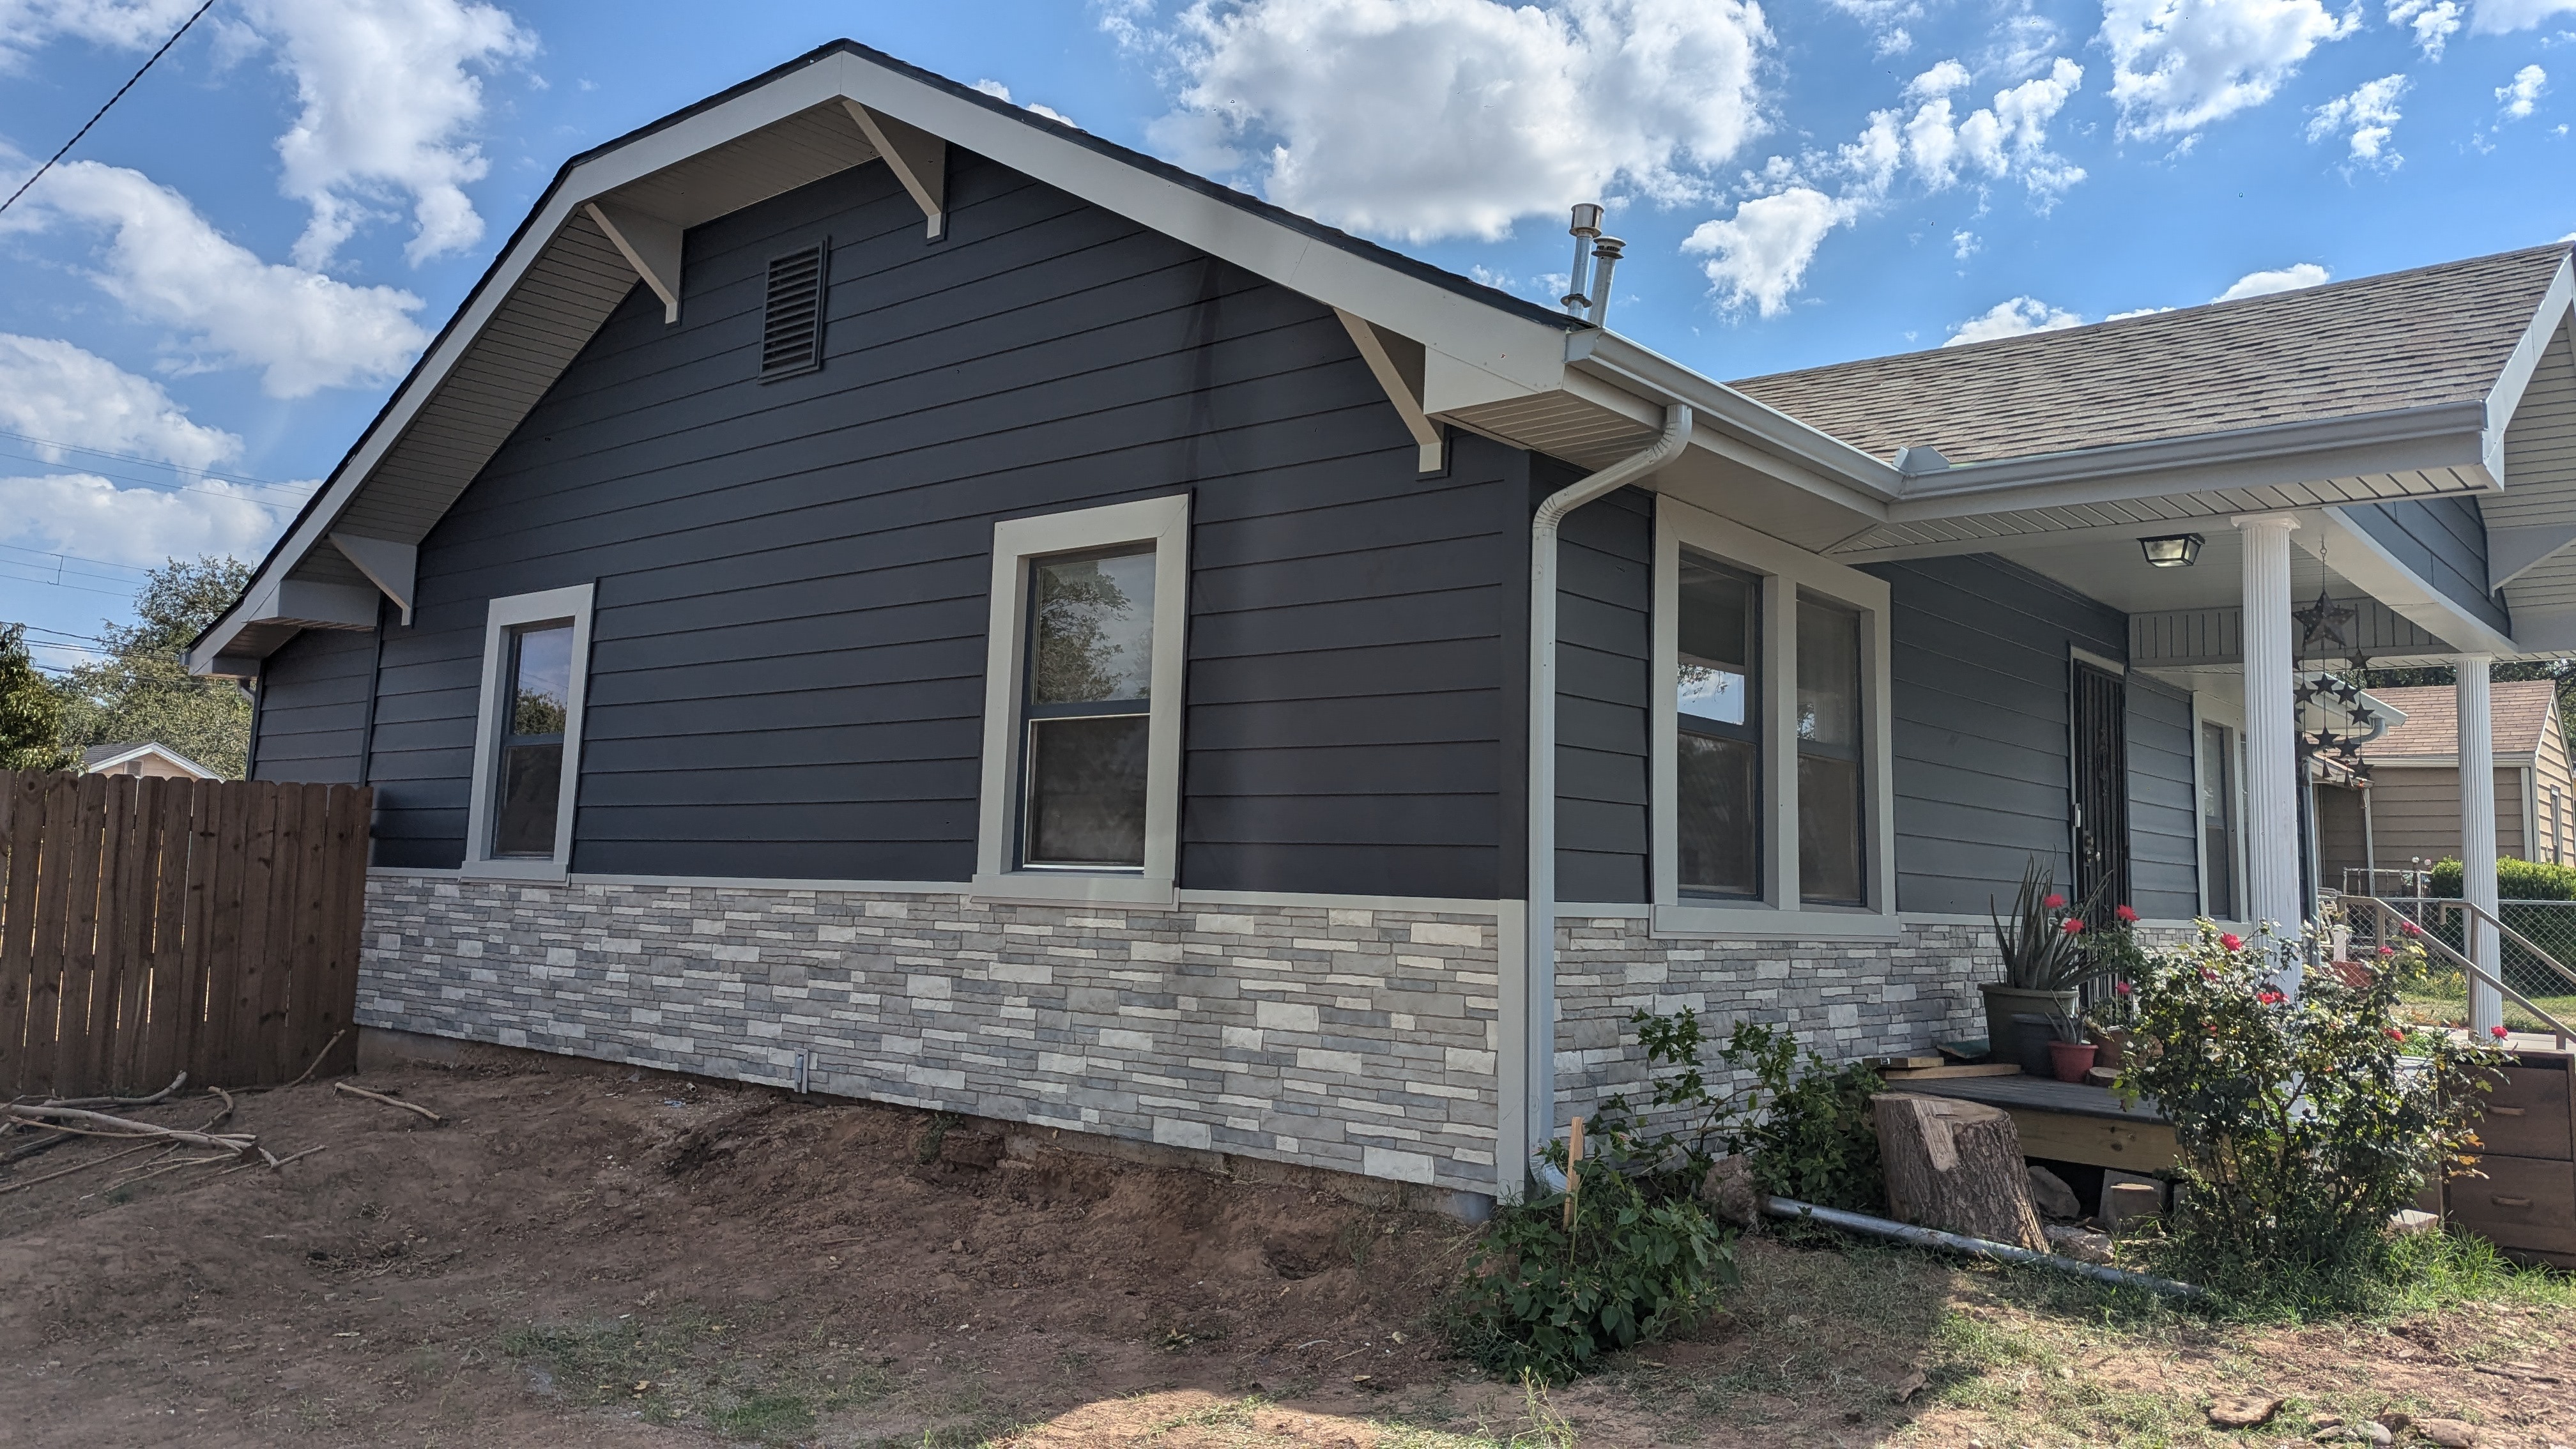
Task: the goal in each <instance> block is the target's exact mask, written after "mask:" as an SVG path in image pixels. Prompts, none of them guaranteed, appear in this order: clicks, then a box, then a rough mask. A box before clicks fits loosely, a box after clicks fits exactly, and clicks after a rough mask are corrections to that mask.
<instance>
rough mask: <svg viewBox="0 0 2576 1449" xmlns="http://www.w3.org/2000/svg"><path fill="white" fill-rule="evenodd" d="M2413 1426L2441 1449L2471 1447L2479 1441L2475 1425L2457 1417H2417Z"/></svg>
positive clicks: (2467, 1448) (2468, 1448)
mask: <svg viewBox="0 0 2576 1449" xmlns="http://www.w3.org/2000/svg"><path fill="white" fill-rule="evenodd" d="M2415 1427H2416V1428H2417V1429H2420V1430H2422V1431H2423V1434H2424V1437H2425V1438H2427V1439H2430V1440H2432V1441H2433V1442H2434V1443H2436V1444H2439V1445H2441V1446H2442V1449H2471V1446H2473V1445H2475V1444H2477V1443H2479V1442H2481V1441H2480V1439H2479V1437H2478V1431H2477V1429H2476V1428H2475V1427H2473V1426H2471V1425H2468V1424H2464V1423H2461V1422H2460V1421H2459V1420H2457V1419H2418V1420H2416V1421H2415Z"/></svg>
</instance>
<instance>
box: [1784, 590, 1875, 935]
mask: <svg viewBox="0 0 2576 1449" xmlns="http://www.w3.org/2000/svg"><path fill="white" fill-rule="evenodd" d="M1860 625H1861V616H1860V613H1859V611H1858V610H1855V609H1846V608H1844V607H1842V606H1841V605H1839V604H1830V603H1827V602H1825V601H1824V600H1822V599H1817V598H1813V597H1807V596H1801V597H1800V598H1799V600H1798V895H1799V898H1800V899H1802V900H1805V901H1807V902H1809V903H1811V904H1815V905H1834V906H1858V905H1866V904H1868V885H1867V881H1868V868H1867V863H1866V862H1867V859H1868V857H1867V854H1866V849H1867V836H1868V831H1867V828H1866V824H1865V817H1866V815H1867V810H1868V798H1869V797H1868V794H1867V792H1865V791H1864V790H1863V789H1862V781H1861V682H1860V664H1861V653H1860Z"/></svg>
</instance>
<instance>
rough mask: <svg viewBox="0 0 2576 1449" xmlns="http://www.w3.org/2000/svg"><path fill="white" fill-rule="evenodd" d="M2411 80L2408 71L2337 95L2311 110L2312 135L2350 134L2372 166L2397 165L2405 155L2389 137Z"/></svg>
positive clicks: (2359, 155) (2355, 149)
mask: <svg viewBox="0 0 2576 1449" xmlns="http://www.w3.org/2000/svg"><path fill="white" fill-rule="evenodd" d="M2409 84H2410V82H2409V81H2408V80H2407V79H2406V77H2405V76H2404V75H2384V76H2381V77H2380V78H2379V79H2377V80H2374V81H2363V82H2362V83H2361V84H2360V85H2358V86H2355V87H2353V89H2352V91H2351V93H2350V94H2348V95H2340V96H2337V97H2335V98H2334V99H2333V100H2330V101H2328V102H2326V103H2325V104H2324V105H2322V106H2319V107H2317V108H2316V109H2315V110H2313V111H2311V112H2309V113H2308V139H2309V140H2310V141H2322V140H2324V139H2325V138H2326V137H2328V136H2333V135H2349V136H2350V137H2351V138H2352V159H2353V160H2355V161H2359V162H2362V163H2364V164H2365V165H2371V166H2394V165H2397V164H2398V163H2399V162H2401V161H2403V160H2405V158H2404V157H2402V156H2400V155H2398V154H2397V153H2396V152H2394V151H2391V150H2389V149H2388V138H2389V137H2390V136H2392V135H2394V134H2396V129H2397V123H2398V121H2399V120H2400V119H2402V118H2403V117H2402V114H2401V113H2400V112H2399V111H2398V109H2397V101H2398V98H2399V97H2401V96H2403V95H2405V94H2406V90H2407V87H2408V85H2409ZM2498 94H2502V92H2498Z"/></svg>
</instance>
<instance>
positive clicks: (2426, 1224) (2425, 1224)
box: [2388, 1208, 2442, 1238]
mask: <svg viewBox="0 0 2576 1449" xmlns="http://www.w3.org/2000/svg"><path fill="white" fill-rule="evenodd" d="M2441 1230H2442V1220H2441V1218H2439V1217H2437V1216H2435V1215H2434V1214H2432V1213H2428V1212H2419V1211H2417V1210H2416V1209H2414V1208H2399V1209H2398V1210H2397V1211H2395V1212H2393V1213H2390V1214H2389V1215H2388V1231H2389V1232H2391V1233H2393V1234H2395V1235H2396V1236H2398V1237H2401V1238H2412V1237H2416V1236H2419V1235H2421V1234H2424V1233H2438V1232H2440V1231H2441Z"/></svg>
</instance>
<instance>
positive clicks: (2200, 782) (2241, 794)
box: [2191, 689, 2245, 925]
mask: <svg viewBox="0 0 2576 1449" xmlns="http://www.w3.org/2000/svg"><path fill="white" fill-rule="evenodd" d="M2205 724H2214V725H2217V726H2219V727H2220V728H2222V729H2224V730H2226V731H2227V743H2228V747H2229V749H2230V751H2231V752H2232V753H2233V754H2234V755H2235V756H2236V758H2235V759H2234V760H2232V761H2230V762H2229V763H2230V764H2231V765H2232V766H2234V768H2233V769H2232V770H2231V771H2230V772H2229V773H2230V774H2231V775H2232V776H2233V778H2234V779H2235V781H2236V829H2235V831H2234V832H2233V833H2232V835H2231V836H2230V838H2229V840H2228V853H2229V855H2230V856H2231V857H2233V858H2232V859H2230V860H2228V861H2226V862H2225V863H2224V864H2223V866H2222V867H2220V868H2223V869H2225V870H2227V871H2228V872H2230V873H2231V883H2232V888H2231V889H2230V890H2229V891H2228V894H2229V896H2231V897H2233V898H2234V899H2235V900H2237V901H2239V902H2242V901H2243V900H2244V899H2245V706H2244V704H2243V702H2242V701H2241V700H2236V699H2231V698H2229V697H2228V696H2227V695H2226V694H2224V693H2222V692H2219V691H2216V690H2207V689H2195V690H2193V691H2192V692H2191V836H2192V858H2193V859H2194V860H2196V861H2198V862H2199V863H2200V908H2201V911H2202V912H2203V913H2204V914H2206V913H2207V912H2208V910H2209V894H2210V892H2209V883H2210V879H2211V876H2210V871H2211V869H2212V867H2213V864H2214V863H2213V862H2212V861H2211V860H2210V858H2209V832H2208V830H2207V829H2206V828H2205V827H2204V826H2203V825H2202V822H2201V815H2200V802H2201V801H2202V799H2204V798H2205V796H2204V794H2203V791H2204V789H2205V787H2206V786H2207V784H2208V775H2207V773H2206V769H2205V766H2206V764H2207V761H2206V760H2204V759H2203V757H2202V752H2201V744H2200V735H2201V726H2203V725H2205ZM2220 924H2222V925H2240V924H2243V923H2242V922H2236V921H2227V922H2221V923H2220Z"/></svg>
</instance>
